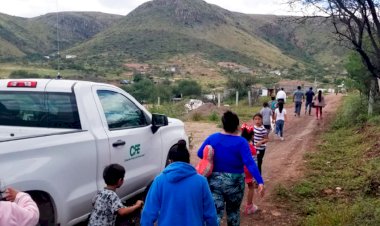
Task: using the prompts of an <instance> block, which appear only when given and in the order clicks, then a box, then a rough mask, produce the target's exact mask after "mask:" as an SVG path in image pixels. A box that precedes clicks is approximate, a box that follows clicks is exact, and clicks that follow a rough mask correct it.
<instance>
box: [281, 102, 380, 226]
mask: <svg viewBox="0 0 380 226" xmlns="http://www.w3.org/2000/svg"><path fill="white" fill-rule="evenodd" d="M354 103H358V102H357V97H355V96H354V97H350V98H348V99H346V101H345V104H344V106H343V107H342V108H341V110H340V112H338V115H340V116H341V117H339V118H337V119H336V120H335V123H334V124H333V126H332V128H331V129H330V130H329V131H327V132H326V133H325V134H324V135H322V136H321V139H320V142H319V145H318V147H317V151H316V152H313V153H308V154H307V155H306V156H305V158H306V160H307V172H306V176H305V178H304V179H303V180H302V181H299V182H297V183H296V184H294V185H293V186H292V187H291V188H289V189H287V188H284V187H282V186H279V187H277V188H276V198H278V199H279V200H282V201H284V202H285V203H289V204H290V205H291V206H292V207H293V208H294V209H295V210H296V211H297V212H298V213H299V214H300V215H301V220H300V222H299V224H300V225H308V226H309V225H311V226H313V225H315V226H317V225H318V226H319V225H324V226H329V225H331V226H332V225H334V226H335V225H342V226H343V225H344V226H346V225H378V224H379V222H380V199H379V198H380V141H379V138H378V137H379V136H380V124H377V122H378V121H379V119H378V117H376V118H375V119H373V120H372V121H373V122H371V120H369V122H368V123H363V122H361V121H360V120H361V119H360V120H358V121H355V120H357V119H353V118H354V117H355V115H350V114H347V111H353V110H355V111H356V112H357V113H358V111H357V109H354V107H355V106H354V105H355V104H354ZM357 106H359V105H357ZM359 115H360V113H359ZM345 117H348V118H345ZM349 119H351V121H354V122H348V121H349ZM346 120H348V121H346ZM343 122H345V123H343Z"/></svg>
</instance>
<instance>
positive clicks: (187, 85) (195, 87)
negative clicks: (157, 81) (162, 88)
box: [173, 80, 202, 96]
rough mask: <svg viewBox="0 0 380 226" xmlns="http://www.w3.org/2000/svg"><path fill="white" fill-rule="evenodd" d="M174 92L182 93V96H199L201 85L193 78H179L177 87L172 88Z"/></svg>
mask: <svg viewBox="0 0 380 226" xmlns="http://www.w3.org/2000/svg"><path fill="white" fill-rule="evenodd" d="M173 92H174V94H182V95H184V96H200V95H201V94H202V87H201V85H199V83H198V82H197V81H194V80H181V81H180V82H179V83H178V85H177V87H175V88H174V89H173Z"/></svg>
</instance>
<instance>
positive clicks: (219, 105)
mask: <svg viewBox="0 0 380 226" xmlns="http://www.w3.org/2000/svg"><path fill="white" fill-rule="evenodd" d="M218 108H220V93H218Z"/></svg>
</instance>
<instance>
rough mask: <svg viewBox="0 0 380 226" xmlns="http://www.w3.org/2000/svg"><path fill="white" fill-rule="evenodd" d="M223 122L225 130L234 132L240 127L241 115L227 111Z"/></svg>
mask: <svg viewBox="0 0 380 226" xmlns="http://www.w3.org/2000/svg"><path fill="white" fill-rule="evenodd" d="M222 124H223V129H224V131H226V132H228V133H234V132H236V130H237V129H238V127H239V117H238V116H237V115H236V114H235V113H233V112H232V111H226V112H224V114H223V116H222Z"/></svg>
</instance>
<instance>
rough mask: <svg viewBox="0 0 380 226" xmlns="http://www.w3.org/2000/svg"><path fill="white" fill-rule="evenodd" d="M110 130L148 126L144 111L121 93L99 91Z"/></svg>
mask: <svg viewBox="0 0 380 226" xmlns="http://www.w3.org/2000/svg"><path fill="white" fill-rule="evenodd" d="M97 93H98V96H99V99H100V103H101V104H102V107H103V111H104V114H105V117H106V120H107V124H108V127H109V129H110V130H113V129H126V128H135V127H143V126H147V125H148V123H147V120H146V118H145V115H144V113H143V111H141V109H140V108H138V107H137V106H136V105H135V104H134V103H133V102H132V101H131V100H129V99H128V98H127V97H125V96H123V95H122V94H120V93H117V92H113V91H109V90H98V91H97Z"/></svg>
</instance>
